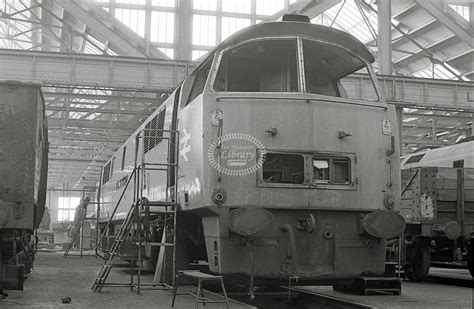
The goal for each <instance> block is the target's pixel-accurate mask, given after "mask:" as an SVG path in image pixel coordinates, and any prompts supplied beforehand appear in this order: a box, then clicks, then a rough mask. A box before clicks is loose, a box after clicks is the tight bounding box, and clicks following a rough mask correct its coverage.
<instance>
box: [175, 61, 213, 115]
mask: <svg viewBox="0 0 474 309" xmlns="http://www.w3.org/2000/svg"><path fill="white" fill-rule="evenodd" d="M212 59H213V57H210V58H209V59H207V60H206V62H204V63H203V64H202V65H201V66H200V67H199V68H198V69H196V70H195V71H194V72H193V73H192V74H191V75H190V76H189V77H188V79H187V80H186V81H185V83H184V85H183V93H182V98H183V99H184V100H186V101H185V102H186V104H185V106H187V105H188V104H189V103H191V102H192V101H193V100H194V99H195V98H196V97H197V96H198V95H200V94H201V93H203V91H204V86H205V85H206V81H207V78H208V76H209V71H210V70H211V65H212ZM186 97H187V98H186Z"/></svg>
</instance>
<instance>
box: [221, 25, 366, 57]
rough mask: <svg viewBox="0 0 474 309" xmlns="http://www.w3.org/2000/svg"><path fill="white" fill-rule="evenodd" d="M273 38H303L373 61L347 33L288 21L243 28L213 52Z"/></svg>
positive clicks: (362, 47) (363, 48)
mask: <svg viewBox="0 0 474 309" xmlns="http://www.w3.org/2000/svg"><path fill="white" fill-rule="evenodd" d="M275 36H290V37H297V36H303V37H308V38H312V39H315V40H322V41H325V42H330V43H334V44H337V45H340V46H342V47H344V48H346V49H348V50H350V51H351V52H353V53H355V54H357V55H359V56H361V57H362V58H363V59H364V60H366V61H367V62H369V63H372V62H373V61H374V56H372V54H371V53H370V51H369V50H368V49H367V47H366V46H365V45H364V44H363V43H362V42H360V41H359V40H357V39H356V38H355V37H354V36H352V35H351V34H349V33H347V32H344V31H341V30H337V29H334V28H330V27H326V26H321V25H315V24H311V23H305V22H290V21H278V22H268V23H261V24H257V25H254V26H252V27H248V28H245V29H244V30H241V31H239V32H237V33H236V34H234V35H232V36H231V37H229V38H228V39H226V40H225V41H223V42H222V43H221V44H219V45H218V46H217V47H216V49H215V50H214V52H220V51H222V50H224V49H226V48H227V47H229V46H232V45H235V44H237V43H239V42H242V41H247V40H250V39H255V38H264V37H275Z"/></svg>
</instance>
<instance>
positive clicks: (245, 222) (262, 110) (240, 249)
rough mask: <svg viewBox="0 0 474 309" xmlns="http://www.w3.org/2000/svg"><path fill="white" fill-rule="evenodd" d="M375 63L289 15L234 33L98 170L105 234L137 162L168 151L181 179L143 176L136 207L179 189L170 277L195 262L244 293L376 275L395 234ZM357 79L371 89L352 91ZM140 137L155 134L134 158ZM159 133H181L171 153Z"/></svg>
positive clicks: (389, 119)
mask: <svg viewBox="0 0 474 309" xmlns="http://www.w3.org/2000/svg"><path fill="white" fill-rule="evenodd" d="M373 61H374V57H373V56H372V55H371V53H370V52H369V50H368V49H367V48H366V47H365V46H364V44H362V43H361V42H360V41H358V40H357V39H356V38H355V37H353V36H352V35H350V34H348V33H345V32H342V31H339V30H336V29H333V28H329V27H324V26H319V25H314V24H311V23H309V20H305V19H304V18H300V17H298V16H297V17H295V16H286V17H285V18H284V19H283V21H280V22H269V23H262V24H257V25H254V26H251V27H249V28H246V29H243V30H241V31H240V32H238V33H236V34H234V35H233V36H231V37H230V38H228V39H226V40H225V41H223V42H222V43H221V44H219V45H218V46H217V47H216V48H215V49H214V50H213V51H212V52H210V53H209V55H208V56H207V57H206V58H205V59H204V60H203V61H202V62H201V63H200V64H199V65H198V66H197V68H196V69H195V70H194V71H193V72H192V73H191V74H190V75H189V76H188V77H187V78H186V79H185V80H184V81H183V82H182V83H181V84H180V85H179V86H178V87H177V88H176V89H175V90H174V91H173V92H172V93H171V94H170V95H169V97H168V98H167V99H166V100H165V101H164V103H163V104H162V105H161V106H160V107H159V108H158V109H157V110H156V111H155V112H154V113H153V114H152V115H151V116H150V117H149V118H148V119H147V120H146V121H145V122H144V123H143V124H142V126H141V127H140V128H138V129H137V131H136V132H135V133H134V134H133V135H132V136H131V137H130V138H129V139H128V140H127V141H126V142H125V144H124V145H123V146H121V147H120V148H119V149H118V150H117V152H116V153H115V155H113V156H112V158H111V159H110V160H109V161H108V162H107V163H106V164H105V166H104V168H103V174H102V181H101V205H102V206H101V214H100V218H101V220H102V228H104V226H105V222H107V221H109V220H110V222H111V223H112V225H111V227H110V229H111V233H112V234H113V231H114V230H115V231H117V230H118V227H119V226H120V222H121V220H123V219H124V218H125V216H126V213H127V212H128V210H129V209H130V205H131V203H132V200H133V194H134V192H133V186H132V185H129V186H127V185H126V184H127V182H128V181H129V179H130V177H131V175H132V173H133V170H134V167H135V166H136V164H137V163H136V162H138V163H140V162H142V161H143V160H144V161H146V162H159V161H163V160H166V158H167V157H171V158H172V157H174V154H176V151H177V152H178V153H177V154H176V157H177V158H179V160H177V161H176V162H171V163H172V164H178V174H177V175H174V176H175V177H169V176H164V175H163V174H161V175H159V173H153V172H152V171H150V172H147V173H146V174H145V175H143V179H144V192H143V196H144V197H145V198H146V199H147V200H149V201H160V200H164V199H165V197H168V196H169V195H170V194H171V192H172V190H170V189H172V188H176V189H177V190H176V191H177V196H176V197H175V198H176V199H177V201H178V203H179V211H178V228H177V231H178V242H177V244H176V245H177V246H178V248H177V251H176V252H177V263H178V265H177V268H178V269H182V268H184V267H186V266H185V265H184V264H183V263H187V262H192V261H197V260H205V261H206V262H207V264H208V271H209V272H211V273H216V274H223V275H224V276H225V277H226V280H236V281H239V280H240V279H243V280H248V279H249V278H251V280H252V281H253V282H255V284H258V283H259V282H265V283H271V282H274V283H281V282H282V281H284V282H288V280H293V279H295V281H296V279H297V280H298V283H308V282H329V284H334V283H335V282H336V281H337V280H339V279H340V280H344V279H353V278H356V277H359V276H361V275H373V276H378V275H383V274H384V270H385V265H384V261H385V243H386V239H389V238H392V237H396V236H397V235H399V234H400V233H401V232H402V231H403V230H404V228H405V223H404V221H403V218H402V217H401V216H400V215H399V214H398V210H399V205H400V160H399V156H400V152H399V148H398V145H399V142H398V138H399V137H398V136H397V132H398V130H397V121H396V115H395V109H394V107H393V106H391V105H388V104H387V103H386V102H385V100H384V97H383V94H382V92H381V90H380V87H379V85H378V84H377V78H376V76H375V74H374V70H373V68H372V66H371V63H372V62H373ZM356 72H359V73H365V74H368V75H369V76H370V77H371V79H370V81H368V82H367V83H364V84H361V83H360V81H357V82H354V80H353V79H351V78H350V74H353V73H356ZM143 130H145V132H147V131H153V130H156V132H155V133H152V135H153V136H152V137H150V135H148V137H147V135H146V134H145V137H144V141H143V143H142V142H140V144H139V145H136V143H137V141H138V139H137V138H136V136H137V135H138V134H141V133H140V132H142V131H143ZM167 130H176V131H178V132H179V143H178V144H179V145H177V147H175V148H173V147H168V146H167V145H168V143H167V142H166V141H165V140H164V139H165V137H166V131H167ZM160 137H163V140H160ZM136 146H137V149H138V151H136V150H135V149H136ZM137 153H143V155H138V156H137ZM170 154H171V156H170ZM165 174H166V173H165ZM170 174H172V171H170V170H168V173H167V175H170ZM133 181H134V180H131V182H133ZM175 186H176V187H175ZM122 194H123V196H122V198H120V197H121V195H122ZM118 202H119V204H118V207H117V211H116V212H115V215H114V216H113V217H111V216H112V213H114V211H113V209H114V207H115V205H116V204H117V203H118ZM150 204H153V203H152V202H150ZM149 221H153V218H149ZM159 239H160V238H159V236H158V237H157V239H155V240H154V241H155V242H156V241H158V242H159ZM128 249H130V247H129V246H124V247H122V252H121V255H122V256H123V257H127V256H130V254H131V253H130V252H126V251H127V250H128ZM143 254H145V255H148V256H149V257H150V258H152V255H153V254H152V253H150V252H148V251H147V250H143ZM180 263H181V264H180Z"/></svg>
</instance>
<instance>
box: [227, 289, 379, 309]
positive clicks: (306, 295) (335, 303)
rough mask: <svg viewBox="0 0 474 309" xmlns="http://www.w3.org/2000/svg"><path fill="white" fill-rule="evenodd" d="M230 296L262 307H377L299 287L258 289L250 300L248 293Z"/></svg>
mask: <svg viewBox="0 0 474 309" xmlns="http://www.w3.org/2000/svg"><path fill="white" fill-rule="evenodd" d="M229 296H230V297H231V298H233V299H235V300H238V301H240V302H242V303H246V304H249V305H251V306H254V307H257V308H260V309H314V308H324V309H325V308H327V309H329V308H331V309H333V308H334V309H368V308H375V307H372V306H370V305H365V304H362V303H359V302H355V301H351V300H347V299H343V298H339V297H337V296H331V295H326V294H322V293H318V292H313V291H308V290H305V289H304V288H298V287H292V288H288V287H281V288H279V289H272V290H265V291H256V292H255V299H254V300H250V297H249V295H248V293H238V292H233V293H232V292H231V293H229Z"/></svg>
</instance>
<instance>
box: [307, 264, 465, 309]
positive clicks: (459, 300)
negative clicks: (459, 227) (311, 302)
mask: <svg viewBox="0 0 474 309" xmlns="http://www.w3.org/2000/svg"><path fill="white" fill-rule="evenodd" d="M435 277H436V278H435ZM439 278H444V279H446V278H452V279H458V280H463V286H456V285H451V284H450V282H451V281H448V282H446V281H445V280H438V279H439ZM443 282H445V283H444V284H443ZM458 284H459V282H458ZM465 286H468V287H465ZM473 287H474V281H472V277H471V275H470V274H469V271H468V270H467V269H447V268H433V269H431V270H430V278H428V280H427V281H426V282H409V281H402V295H400V296H398V295H371V296H361V295H352V294H347V293H341V292H338V291H334V290H333V289H332V287H305V289H308V290H310V291H313V292H317V293H321V294H325V295H331V296H335V297H338V298H343V299H348V300H351V301H355V302H358V303H361V304H364V305H369V306H373V307H375V308H383V309H394V308H397V309H418V308H427V309H428V308H429V309H432V308H466V309H467V308H469V309H472V308H474V294H473V289H472V288H473Z"/></svg>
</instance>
